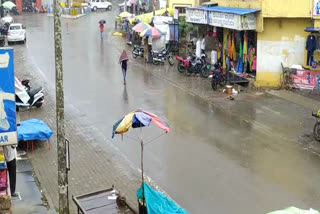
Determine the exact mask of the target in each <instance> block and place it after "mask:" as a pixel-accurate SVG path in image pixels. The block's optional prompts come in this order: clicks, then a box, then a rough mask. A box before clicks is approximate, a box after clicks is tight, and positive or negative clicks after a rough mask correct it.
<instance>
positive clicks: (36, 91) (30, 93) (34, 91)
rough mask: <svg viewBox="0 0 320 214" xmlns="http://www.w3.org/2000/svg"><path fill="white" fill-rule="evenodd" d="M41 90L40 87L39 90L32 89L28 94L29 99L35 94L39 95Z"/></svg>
mask: <svg viewBox="0 0 320 214" xmlns="http://www.w3.org/2000/svg"><path fill="white" fill-rule="evenodd" d="M41 90H42V88H41V87H40V88H37V89H33V90H31V91H29V92H28V94H29V96H30V97H34V95H36V94H37V93H39V91H41Z"/></svg>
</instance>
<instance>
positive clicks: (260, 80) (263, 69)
mask: <svg viewBox="0 0 320 214" xmlns="http://www.w3.org/2000/svg"><path fill="white" fill-rule="evenodd" d="M307 26H312V21H311V19H308V18H304V19H303V18H300V19H298V18H291V19H290V18H264V31H263V32H260V33H258V36H257V39H258V42H257V77H256V83H255V84H256V86H258V87H278V86H279V85H280V76H281V73H282V68H281V62H282V63H283V64H284V66H291V65H293V64H301V65H304V64H305V60H306V50H305V45H306V40H307V36H308V35H309V33H307V32H304V29H305V28H306V27H307Z"/></svg>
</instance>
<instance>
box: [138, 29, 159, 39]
mask: <svg viewBox="0 0 320 214" xmlns="http://www.w3.org/2000/svg"><path fill="white" fill-rule="evenodd" d="M162 35H163V33H162V32H161V31H160V30H159V29H157V28H155V27H151V28H148V29H146V30H144V31H142V32H141V33H140V36H141V37H144V36H148V37H152V38H159V37H160V36H162Z"/></svg>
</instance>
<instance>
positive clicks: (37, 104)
mask: <svg viewBox="0 0 320 214" xmlns="http://www.w3.org/2000/svg"><path fill="white" fill-rule="evenodd" d="M34 106H35V107H36V108H40V107H41V106H42V103H36V104H34Z"/></svg>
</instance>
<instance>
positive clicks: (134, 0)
mask: <svg viewBox="0 0 320 214" xmlns="http://www.w3.org/2000/svg"><path fill="white" fill-rule="evenodd" d="M131 7H133V8H132V14H133V15H136V0H133V5H132V6H131Z"/></svg>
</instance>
